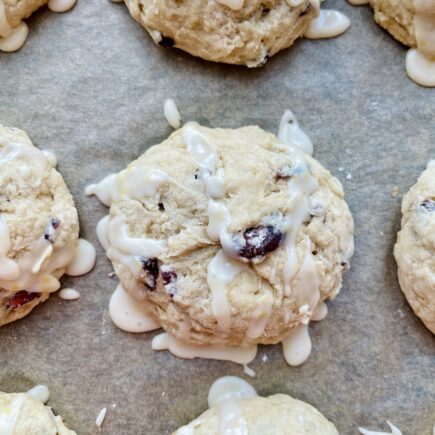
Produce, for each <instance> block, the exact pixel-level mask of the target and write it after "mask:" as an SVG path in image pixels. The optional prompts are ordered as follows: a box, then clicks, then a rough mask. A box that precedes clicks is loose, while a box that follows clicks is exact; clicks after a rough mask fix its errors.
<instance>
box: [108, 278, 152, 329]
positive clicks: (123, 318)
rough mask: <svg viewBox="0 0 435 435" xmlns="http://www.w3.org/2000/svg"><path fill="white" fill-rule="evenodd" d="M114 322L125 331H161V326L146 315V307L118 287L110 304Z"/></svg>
mask: <svg viewBox="0 0 435 435" xmlns="http://www.w3.org/2000/svg"><path fill="white" fill-rule="evenodd" d="M109 313H110V317H111V319H112V322H113V323H114V324H115V325H116V326H117V327H118V328H120V329H122V330H123V331H127V332H148V331H153V330H155V329H159V328H160V325H159V324H158V323H157V322H156V321H155V320H154V319H153V318H152V317H151V316H150V315H147V314H146V311H145V305H144V304H143V303H142V304H140V303H139V302H136V301H135V300H134V299H132V298H131V297H130V296H129V295H128V294H127V292H126V291H125V290H124V289H123V288H122V286H121V285H118V287H117V288H116V290H115V291H114V293H113V295H112V297H111V298H110V303H109Z"/></svg>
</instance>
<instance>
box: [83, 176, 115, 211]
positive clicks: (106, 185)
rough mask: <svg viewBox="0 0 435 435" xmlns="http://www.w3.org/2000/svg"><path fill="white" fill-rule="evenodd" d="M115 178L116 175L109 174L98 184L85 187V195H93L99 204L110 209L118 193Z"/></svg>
mask: <svg viewBox="0 0 435 435" xmlns="http://www.w3.org/2000/svg"><path fill="white" fill-rule="evenodd" d="M117 176H118V174H110V175H107V177H104V178H103V179H102V180H101V181H100V182H99V183H97V184H90V185H89V186H87V187H86V189H85V194H86V195H87V196H91V195H95V196H96V197H97V198H98V199H99V200H100V202H102V203H103V204H104V205H106V206H107V207H110V206H111V205H112V201H113V199H114V198H115V197H116V192H117V191H118V187H117Z"/></svg>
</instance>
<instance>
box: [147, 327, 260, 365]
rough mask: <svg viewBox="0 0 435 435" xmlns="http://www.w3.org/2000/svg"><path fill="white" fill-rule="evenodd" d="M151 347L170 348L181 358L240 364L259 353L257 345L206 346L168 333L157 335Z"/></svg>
mask: <svg viewBox="0 0 435 435" xmlns="http://www.w3.org/2000/svg"><path fill="white" fill-rule="evenodd" d="M151 347H152V348H153V349H154V350H169V351H170V352H171V353H172V354H173V355H175V356H178V357H179V358H186V359H193V358H205V359H217V360H223V361H232V362H235V363H238V364H249V363H250V362H251V361H252V360H253V359H254V358H255V355H256V354H257V346H256V345H251V346H249V347H232V346H223V345H218V344H215V345H213V344H210V345H206V346H199V345H194V344H192V343H188V342H185V341H182V340H180V339H178V338H175V337H173V336H172V335H170V334H168V333H162V334H159V335H156V336H155V337H154V339H153V341H152V345H151Z"/></svg>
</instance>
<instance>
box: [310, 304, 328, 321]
mask: <svg viewBox="0 0 435 435" xmlns="http://www.w3.org/2000/svg"><path fill="white" fill-rule="evenodd" d="M327 314H328V307H327V305H326V304H325V302H322V303H321V304H319V305H318V306H317V307H316V309H315V310H314V311H313V314H312V315H311V320H312V321H314V322H319V321H320V320H323V319H324V318H325V317H326V316H327Z"/></svg>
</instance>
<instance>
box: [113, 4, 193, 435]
mask: <svg viewBox="0 0 435 435" xmlns="http://www.w3.org/2000/svg"><path fill="white" fill-rule="evenodd" d="M112 1H113V0H112ZM175 435H195V429H194V428H193V427H190V426H182V427H180V428H179V429H178V430H177V432H175Z"/></svg>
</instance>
